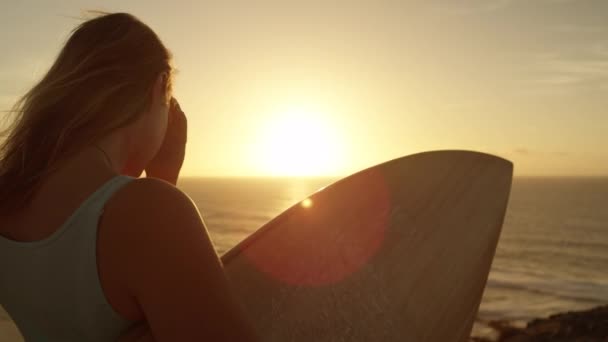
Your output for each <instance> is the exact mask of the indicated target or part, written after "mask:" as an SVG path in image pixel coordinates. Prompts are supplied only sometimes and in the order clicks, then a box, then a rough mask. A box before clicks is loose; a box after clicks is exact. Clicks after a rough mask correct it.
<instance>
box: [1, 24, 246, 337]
mask: <svg viewBox="0 0 608 342" xmlns="http://www.w3.org/2000/svg"><path fill="white" fill-rule="evenodd" d="M172 75H173V70H172V67H171V55H170V53H169V51H168V50H167V49H166V48H165V47H164V46H163V44H162V42H161V41H160V39H159V38H158V37H157V35H156V34H155V33H154V32H153V31H152V30H151V29H150V28H149V27H148V26H146V25H145V24H143V23H142V22H140V21H139V20H138V19H136V18H135V17H133V16H132V15H129V14H125V13H115V14H103V15H101V16H98V17H96V18H93V19H91V20H89V21H86V22H84V23H82V24H81V25H79V26H78V27H77V28H76V29H75V30H74V31H73V32H72V34H71V36H70V38H69V40H68V41H67V42H66V44H65V46H64V47H63V49H62V50H61V52H60V54H59V56H58V57H57V60H56V61H55V62H54V64H53V65H52V67H51V68H50V70H49V71H48V73H47V74H46V75H45V76H44V77H43V78H42V80H41V81H40V82H39V83H38V84H36V85H35V86H34V87H33V88H32V89H31V90H30V91H29V92H27V93H26V94H25V96H23V97H22V98H21V99H20V101H19V102H17V104H16V105H15V107H14V109H13V111H12V112H13V113H14V114H17V117H16V119H15V121H14V122H13V124H12V126H11V127H10V128H9V130H8V131H7V136H6V140H5V141H4V142H3V145H2V146H0V304H2V306H4V308H5V309H6V310H7V312H8V313H9V314H10V315H11V317H12V318H13V320H14V321H15V323H16V325H17V327H18V328H19V330H20V331H21V333H22V334H23V336H24V337H25V339H26V341H112V340H116V339H117V338H120V340H121V341H129V340H138V341H251V340H254V334H253V330H252V328H251V326H250V325H249V324H248V322H247V321H246V320H245V319H244V317H243V314H242V311H241V308H240V307H239V304H238V303H237V302H236V301H235V300H234V298H233V297H232V294H231V293H230V292H229V289H228V286H227V280H226V278H225V275H224V273H223V269H222V265H221V262H220V260H219V258H218V256H217V254H216V252H215V250H214V248H213V245H212V243H211V241H210V239H209V236H208V234H207V231H206V229H205V226H204V224H203V221H202V220H201V217H200V215H199V213H198V210H197V208H196V206H195V205H194V203H192V201H191V200H190V198H189V197H188V196H187V195H186V194H184V193H183V192H182V191H180V190H179V189H178V188H176V187H175V184H176V182H177V179H178V175H179V171H180V168H181V166H182V162H183V159H184V150H185V144H186V118H185V116H184V113H183V112H182V111H181V109H180V107H179V105H178V103H177V101H176V100H175V99H174V98H173V97H172V90H171V80H172ZM144 170H145V171H146V176H147V177H146V178H138V177H139V176H140V175H141V174H142V172H143V171H144ZM102 214H103V215H102Z"/></svg>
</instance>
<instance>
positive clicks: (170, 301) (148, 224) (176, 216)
mask: <svg viewBox="0 0 608 342" xmlns="http://www.w3.org/2000/svg"><path fill="white" fill-rule="evenodd" d="M127 187H128V188H127ZM125 188H127V189H124V191H120V194H117V198H116V199H115V201H113V203H112V206H111V209H106V212H105V214H104V220H105V221H106V223H108V224H119V225H121V227H120V228H121V231H124V234H122V235H123V236H122V238H121V241H118V242H117V245H116V246H115V251H116V253H121V254H122V258H121V260H124V262H122V263H121V266H120V268H121V269H120V270H117V272H119V276H120V277H121V279H124V285H125V287H126V288H127V289H128V292H129V294H130V295H131V296H133V298H135V300H136V302H137V304H138V305H139V307H140V308H141V310H142V311H143V313H144V315H145V320H146V321H145V323H146V324H147V326H148V328H149V329H148V331H146V332H145V333H144V335H142V337H141V338H148V340H141V341H149V340H155V341H159V342H164V341H242V342H246V341H256V340H257V338H256V336H255V334H254V330H253V328H252V327H251V325H250V323H249V322H248V320H247V319H246V318H245V316H244V314H243V312H242V309H241V307H240V305H239V303H238V302H237V301H236V300H235V298H234V296H233V294H232V293H231V291H230V288H229V284H228V280H227V278H226V276H225V274H224V270H223V268H222V263H221V261H220V259H219V257H218V255H217V253H216V252H215V249H214V248H213V244H212V242H211V239H210V238H209V235H208V233H207V230H206V228H205V226H204V223H203V221H202V219H201V217H200V215H199V212H198V210H197V208H196V206H195V205H194V203H193V202H192V200H191V199H190V198H189V197H188V196H187V195H186V194H184V193H183V192H182V191H180V190H179V189H177V188H175V187H174V186H172V185H170V184H168V183H166V182H164V181H162V180H156V179H138V180H135V181H133V182H132V183H131V184H129V185H127V186H125ZM108 221H111V223H110V222H108ZM146 334H147V335H149V336H147V337H146ZM138 341H139V340H138Z"/></svg>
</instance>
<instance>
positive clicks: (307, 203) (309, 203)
mask: <svg viewBox="0 0 608 342" xmlns="http://www.w3.org/2000/svg"><path fill="white" fill-rule="evenodd" d="M302 206H303V207H304V208H310V207H312V200H311V199H310V198H307V199H305V200H303V201H302Z"/></svg>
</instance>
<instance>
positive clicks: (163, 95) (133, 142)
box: [129, 72, 171, 170]
mask: <svg viewBox="0 0 608 342" xmlns="http://www.w3.org/2000/svg"><path fill="white" fill-rule="evenodd" d="M168 77H169V76H168V74H167V73H166V72H164V73H161V74H160V75H159V76H158V78H157V81H156V83H155V85H154V88H153V91H152V95H151V103H150V106H149V108H148V110H147V111H146V112H144V113H143V114H142V115H141V116H140V118H139V119H138V120H137V121H136V122H135V123H134V124H133V125H132V127H130V128H131V129H130V134H129V135H130V136H131V137H132V139H130V141H129V145H130V146H129V164H130V166H131V167H133V168H136V169H140V170H143V169H144V168H145V166H146V165H147V164H148V162H149V161H150V160H152V158H153V157H154V156H155V155H156V153H157V152H158V150H159V149H160V146H161V144H162V143H163V140H164V137H165V132H166V130H167V122H168V118H169V101H167V98H171V97H170V96H168V95H169V94H168V92H169V91H170V90H169V89H168V88H167V78H168Z"/></svg>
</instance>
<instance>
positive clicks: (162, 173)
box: [145, 98, 188, 185]
mask: <svg viewBox="0 0 608 342" xmlns="http://www.w3.org/2000/svg"><path fill="white" fill-rule="evenodd" d="M187 134H188V125H187V120H186V115H185V114H184V112H183V111H182V110H181V108H180V107H179V103H178V102H177V100H176V99H175V98H171V103H170V107H169V119H168V124H167V132H166V133H165V139H164V140H163V143H162V145H161V147H160V149H159V150H158V152H157V153H156V155H155V156H154V158H152V160H151V161H150V162H149V163H148V165H146V168H145V170H146V177H154V178H160V179H162V180H165V181H167V182H169V183H171V184H173V185H176V184H177V178H178V177H179V172H180V170H181V168H182V164H183V163H184V157H185V154H186V140H187Z"/></svg>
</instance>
